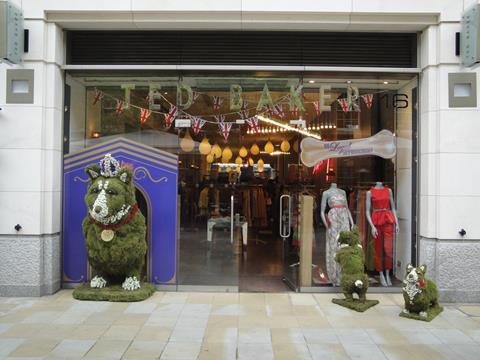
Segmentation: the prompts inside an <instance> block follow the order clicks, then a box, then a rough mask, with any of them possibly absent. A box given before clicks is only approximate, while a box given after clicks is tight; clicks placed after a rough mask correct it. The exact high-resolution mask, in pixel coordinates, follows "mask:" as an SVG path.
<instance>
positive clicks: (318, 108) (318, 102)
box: [313, 101, 321, 116]
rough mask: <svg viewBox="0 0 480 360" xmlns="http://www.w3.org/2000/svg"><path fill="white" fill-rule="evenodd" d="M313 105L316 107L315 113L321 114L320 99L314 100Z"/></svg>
mask: <svg viewBox="0 0 480 360" xmlns="http://www.w3.org/2000/svg"><path fill="white" fill-rule="evenodd" d="M313 107H314V108H315V114H317V116H320V113H321V111H320V101H314V102H313Z"/></svg>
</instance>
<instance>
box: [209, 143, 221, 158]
mask: <svg viewBox="0 0 480 360" xmlns="http://www.w3.org/2000/svg"><path fill="white" fill-rule="evenodd" d="M211 153H212V154H213V156H215V159H218V158H219V157H220V156H222V148H221V147H220V146H219V145H218V144H215V145H213V147H212V151H211Z"/></svg>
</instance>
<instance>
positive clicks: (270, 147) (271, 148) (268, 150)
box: [264, 140, 275, 154]
mask: <svg viewBox="0 0 480 360" xmlns="http://www.w3.org/2000/svg"><path fill="white" fill-rule="evenodd" d="M264 150H265V152H266V153H267V154H271V153H272V152H273V151H274V150H275V147H274V146H273V144H272V142H271V141H270V140H269V141H268V142H267V143H266V144H265V148H264Z"/></svg>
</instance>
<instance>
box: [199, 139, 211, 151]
mask: <svg viewBox="0 0 480 360" xmlns="http://www.w3.org/2000/svg"><path fill="white" fill-rule="evenodd" d="M198 151H200V154H202V155H208V154H210V151H212V145H210V142H209V141H208V139H207V137H204V138H203V139H202V141H201V142H200V145H198Z"/></svg>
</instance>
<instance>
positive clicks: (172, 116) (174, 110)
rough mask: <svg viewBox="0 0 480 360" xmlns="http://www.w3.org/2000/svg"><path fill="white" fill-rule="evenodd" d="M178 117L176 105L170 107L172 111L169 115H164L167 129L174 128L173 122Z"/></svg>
mask: <svg viewBox="0 0 480 360" xmlns="http://www.w3.org/2000/svg"><path fill="white" fill-rule="evenodd" d="M177 115H178V110H177V107H176V106H175V105H170V110H169V111H168V114H163V116H165V125H166V127H167V128H169V127H170V126H172V122H173V120H175V118H176V117H177Z"/></svg>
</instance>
